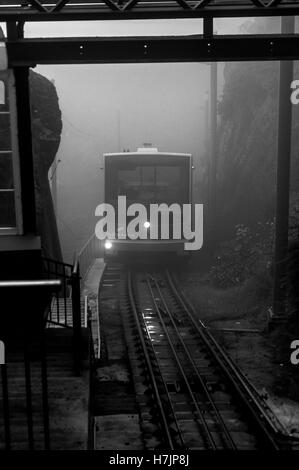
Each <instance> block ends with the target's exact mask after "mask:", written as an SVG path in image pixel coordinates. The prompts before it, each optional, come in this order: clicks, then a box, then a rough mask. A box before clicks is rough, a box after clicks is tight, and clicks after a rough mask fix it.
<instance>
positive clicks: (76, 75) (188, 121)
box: [25, 19, 246, 260]
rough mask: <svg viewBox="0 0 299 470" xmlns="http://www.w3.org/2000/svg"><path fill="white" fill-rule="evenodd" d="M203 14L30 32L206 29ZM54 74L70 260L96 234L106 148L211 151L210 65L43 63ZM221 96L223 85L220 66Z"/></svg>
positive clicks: (232, 23)
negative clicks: (146, 146) (147, 146)
mask: <svg viewBox="0 0 299 470" xmlns="http://www.w3.org/2000/svg"><path fill="white" fill-rule="evenodd" d="M244 21H246V19H241V20H239V19H235V20H233V19H220V20H217V21H216V22H215V29H216V31H217V32H218V33H219V34H226V33H230V34H235V33H237V32H239V27H240V24H242V23H243V22H244ZM201 32H202V20H201V19H194V20H147V21H102V22H90V23H88V22H73V23H40V24H39V23H29V24H26V29H25V35H26V37H38V36H92V35H95V36H114V35H130V36H134V35H155V34H157V35H164V34H167V35H173V34H175V35H177V34H184V35H188V34H201ZM35 70H36V71H37V72H39V73H41V74H43V75H44V76H46V77H47V78H49V79H51V80H54V82H55V86H56V89H57V92H58V96H59V104H60V108H61V111H62V120H63V133H62V140H61V145H60V148H59V151H58V155H57V158H59V159H60V160H61V162H60V163H59V165H58V167H57V187H58V208H57V210H58V226H59V230H60V235H61V240H62V245H63V251H64V254H65V257H66V260H71V258H72V254H73V252H74V249H77V250H79V249H80V248H81V246H82V245H83V243H84V242H85V241H86V240H87V238H88V237H89V236H90V235H91V234H92V233H93V231H94V227H95V224H96V219H95V217H94V211H95V208H96V206H97V204H98V203H99V202H102V200H103V191H102V188H103V185H102V177H103V172H102V171H101V170H100V167H101V160H102V154H103V153H106V152H115V151H122V150H123V149H130V150H131V151H135V150H136V149H137V147H138V146H140V145H142V143H144V142H151V143H152V144H153V146H155V147H158V149H159V150H160V151H169V152H186V153H192V155H193V158H194V161H195V165H196V166H198V165H199V162H200V160H199V159H200V157H201V156H202V154H203V153H204V150H205V149H204V144H205V134H206V115H205V102H206V100H207V99H208V93H209V66H208V65H207V64H199V63H198V64H194V63H193V64H186V63H181V64H179V63H177V64H176V63H170V64H111V65H106V64H105V65H76V66H75V65H73V66H38V67H37V68H36V69H35ZM219 72H220V73H219V95H220V94H221V88H222V82H223V80H222V76H221V66H220V67H219Z"/></svg>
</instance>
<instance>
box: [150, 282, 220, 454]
mask: <svg viewBox="0 0 299 470" xmlns="http://www.w3.org/2000/svg"><path fill="white" fill-rule="evenodd" d="M149 278H150V276H149V275H148V274H147V278H146V281H147V286H148V289H149V291H150V293H151V296H152V300H153V303H154V305H155V309H156V312H157V315H158V317H159V321H160V323H161V326H162V328H163V331H164V334H165V336H166V338H167V340H168V344H169V346H170V348H171V351H172V353H173V356H174V358H175V361H176V363H177V366H178V368H179V370H180V373H181V375H182V378H183V380H184V382H185V385H186V387H187V389H188V392H189V395H190V397H191V400H192V402H193V405H194V408H195V410H196V412H197V415H198V417H199V418H200V420H201V423H200V422H199V421H198V417H197V419H196V421H197V423H198V424H201V425H202V426H203V428H204V432H205V435H206V437H207V438H208V442H209V445H210V446H211V447H212V449H213V450H216V449H217V446H216V443H215V440H214V438H213V436H212V434H211V431H210V429H209V427H208V425H207V422H206V419H205V417H204V415H203V413H202V411H201V410H200V408H199V406H198V403H197V400H196V398H195V395H194V393H193V391H192V388H191V385H190V382H189V380H188V377H187V376H186V374H185V371H184V368H183V366H182V364H181V361H180V359H179V357H178V354H177V352H176V350H175V347H174V345H173V342H172V340H171V338H170V336H169V333H168V331H167V328H166V325H165V322H164V320H163V318H162V315H161V312H160V308H159V306H158V304H157V301H156V299H155V296H154V293H153V290H152V287H151V284H150V281H149Z"/></svg>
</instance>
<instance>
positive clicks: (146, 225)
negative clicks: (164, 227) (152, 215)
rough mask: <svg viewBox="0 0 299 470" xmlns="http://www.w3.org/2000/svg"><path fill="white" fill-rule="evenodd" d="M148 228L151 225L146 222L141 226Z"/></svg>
mask: <svg viewBox="0 0 299 470" xmlns="http://www.w3.org/2000/svg"><path fill="white" fill-rule="evenodd" d="M150 226H151V224H150V223H149V222H148V221H146V222H144V224H143V227H144V228H150Z"/></svg>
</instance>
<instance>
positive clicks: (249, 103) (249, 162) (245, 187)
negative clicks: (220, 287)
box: [216, 20, 299, 235]
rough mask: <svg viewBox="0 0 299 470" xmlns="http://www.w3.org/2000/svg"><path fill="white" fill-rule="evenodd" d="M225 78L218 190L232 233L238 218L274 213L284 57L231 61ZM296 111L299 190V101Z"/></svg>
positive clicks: (297, 72)
mask: <svg viewBox="0 0 299 470" xmlns="http://www.w3.org/2000/svg"><path fill="white" fill-rule="evenodd" d="M277 26H278V25H277V20H273V21H272V20H271V22H270V23H269V24H268V23H267V24H264V25H262V26H260V27H259V28H257V26H256V25H255V24H254V23H253V25H252V24H251V27H250V31H249V32H257V31H258V32H270V31H271V29H274V27H275V28H277ZM254 28H255V29H254ZM263 28H264V29H263ZM247 31H248V30H247ZM224 78H225V84H224V89H223V96H222V98H221V100H220V102H219V107H218V111H219V116H220V126H219V133H218V162H217V188H216V191H217V199H218V204H219V205H218V220H219V223H220V224H221V227H222V228H223V227H226V229H227V232H228V233H227V235H229V233H230V231H231V229H232V227H233V226H234V225H235V224H237V223H244V224H246V225H251V224H253V223H256V222H259V221H260V222H263V221H265V220H269V219H271V218H272V217H273V216H274V211H275V191H276V161H277V131H278V84H279V62H258V63H257V62H242V63H227V64H226V65H225V70H224ZM298 78H299V66H298V64H297V63H295V66H294V79H298ZM290 93H291V89H290ZM292 111H293V133H292V170H291V175H292V176H291V191H292V192H293V193H296V192H299V135H298V129H299V105H297V106H293V108H292ZM220 204H221V205H220Z"/></svg>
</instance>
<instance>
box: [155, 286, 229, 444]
mask: <svg viewBox="0 0 299 470" xmlns="http://www.w3.org/2000/svg"><path fill="white" fill-rule="evenodd" d="M154 282H155V285H156V289H157V291H158V293H159V296H160V299H161V300H162V302H163V305H164V308H165V310H166V312H167V314H168V316H169V319H170V320H171V323H172V326H173V328H174V330H175V332H176V334H177V337H178V339H179V341H180V343H181V345H182V346H183V348H184V351H185V353H186V355H187V356H188V359H189V361H190V363H191V364H192V367H193V370H194V372H195V375H196V377H197V378H198V380H199V383H200V385H201V387H202V389H203V391H204V393H205V395H206V397H207V399H208V401H209V403H210V405H211V407H212V409H213V411H214V413H215V415H216V417H217V420H218V423H219V424H220V426H221V428H222V430H223V432H224V435H225V437H226V439H227V441H228V445H229V448H230V449H234V450H236V449H237V446H236V444H235V442H234V441H233V439H232V437H231V434H230V432H229V431H228V429H227V426H226V424H225V422H224V420H223V418H222V416H221V414H220V412H219V410H218V408H217V406H216V405H215V402H214V400H213V398H212V397H211V394H210V392H209V390H208V389H207V386H206V384H205V382H204V379H203V378H202V376H201V374H200V373H199V371H198V368H197V366H196V364H195V362H194V360H193V358H192V356H191V353H190V351H189V348H188V346H187V345H186V343H185V341H184V340H183V338H182V336H181V333H180V331H179V329H178V327H177V326H176V324H175V321H174V319H173V314H172V313H171V311H170V310H169V308H168V305H167V302H166V300H165V296H164V294H163V293H162V291H161V289H160V286H159V284H158V282H157V280H156V279H154Z"/></svg>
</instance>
